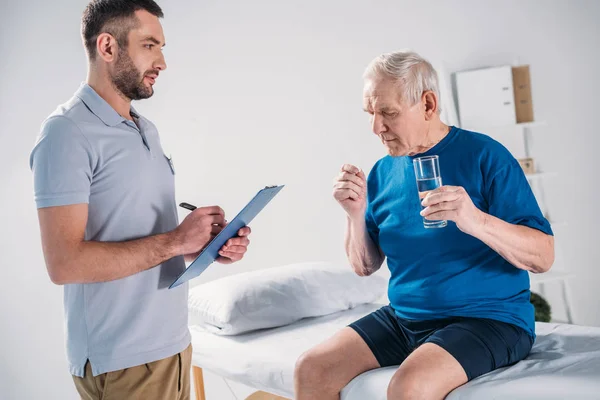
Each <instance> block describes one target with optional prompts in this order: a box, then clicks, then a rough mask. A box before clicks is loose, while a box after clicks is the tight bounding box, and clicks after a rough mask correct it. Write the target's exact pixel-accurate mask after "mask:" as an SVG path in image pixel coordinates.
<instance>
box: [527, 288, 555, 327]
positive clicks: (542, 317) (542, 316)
mask: <svg viewBox="0 0 600 400" xmlns="http://www.w3.org/2000/svg"><path fill="white" fill-rule="evenodd" d="M529 300H530V301H531V304H533V308H535V320H536V321H540V322H550V319H551V317H552V313H551V309H550V304H549V303H548V302H547V301H546V299H544V298H543V297H542V296H540V295H539V294H537V293H534V292H531V297H530V298H529Z"/></svg>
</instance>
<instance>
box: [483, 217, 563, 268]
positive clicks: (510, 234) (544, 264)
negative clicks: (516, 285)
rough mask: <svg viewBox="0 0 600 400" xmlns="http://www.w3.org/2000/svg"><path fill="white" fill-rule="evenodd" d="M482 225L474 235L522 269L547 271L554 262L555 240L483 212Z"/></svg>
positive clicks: (539, 232) (526, 227)
mask: <svg viewBox="0 0 600 400" xmlns="http://www.w3.org/2000/svg"><path fill="white" fill-rule="evenodd" d="M481 221H482V223H481V224H480V226H479V228H478V229H477V231H476V232H475V233H474V234H473V236H475V237H476V238H478V239H479V240H481V241H482V242H484V243H485V244H487V245H488V246H489V247H491V248H492V249H493V250H494V251H496V252H497V253H498V254H500V255H501V256H502V257H503V258H504V259H505V260H507V261H508V262H510V263H511V264H512V265H514V266H515V267H517V268H519V269H524V270H526V271H531V272H535V273H541V272H546V271H548V270H549V269H550V267H551V266H552V264H553V263H554V237H553V236H551V235H547V234H545V233H544V232H542V231H539V230H537V229H534V228H530V227H528V226H523V225H515V224H510V223H508V222H505V221H503V220H501V219H499V218H496V217H494V216H492V215H489V214H486V213H483V212H482V219H481Z"/></svg>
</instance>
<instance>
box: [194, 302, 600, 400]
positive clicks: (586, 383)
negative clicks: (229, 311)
mask: <svg viewBox="0 0 600 400" xmlns="http://www.w3.org/2000/svg"><path fill="white" fill-rule="evenodd" d="M381 306H382V305H381V304H365V305H361V306H358V307H356V308H354V309H351V310H348V311H342V312H338V313H335V314H331V315H327V316H324V317H318V318H308V319H304V320H301V321H298V322H296V323H294V324H291V325H288V326H284V327H280V328H275V329H269V330H263V331H257V332H252V333H247V334H243V335H239V336H217V335H214V334H212V333H208V332H205V331H203V330H201V329H200V328H198V327H195V326H191V327H190V331H191V332H192V343H193V347H194V354H193V364H194V365H197V366H200V367H202V368H206V369H207V370H210V371H213V372H215V373H216V374H218V375H220V376H222V377H224V378H228V379H232V380H235V381H238V382H241V383H244V384H246V385H249V386H252V387H255V388H257V389H260V390H265V391H268V392H271V393H274V394H278V395H281V396H286V397H289V398H291V397H292V395H293V382H294V381H293V373H294V364H295V362H296V359H297V358H298V357H299V356H300V354H302V353H303V352H304V351H306V350H308V349H309V348H311V347H312V346H314V345H315V344H317V343H320V342H322V341H323V340H325V339H327V338H328V337H330V336H331V335H333V334H334V333H335V332H337V331H339V330H340V329H341V328H343V327H344V326H346V325H348V324H350V323H351V322H353V321H355V320H357V319H359V318H360V317H362V316H364V315H366V314H368V313H369V312H371V311H374V310H376V309H377V308H379V307H381ZM536 331H537V335H538V338H537V340H536V343H535V344H534V347H533V349H532V352H531V354H530V355H529V357H527V359H525V360H523V361H521V362H519V363H517V364H516V365H514V366H511V367H509V368H502V369H499V370H497V371H494V372H492V373H489V374H487V375H484V376H482V377H479V378H477V379H475V380H473V381H472V382H469V383H467V384H466V385H464V386H462V387H460V388H458V389H456V390H455V391H453V392H452V393H451V394H450V395H449V396H448V397H447V399H448V400H465V399H540V400H542V399H543V400H552V399H557V400H558V399H561V400H562V399H566V398H573V399H575V398H577V399H598V398H600V328H592V327H582V326H575V325H561V324H543V323H537V324H536ZM396 368H397V367H389V368H381V369H378V370H374V371H369V372H366V373H364V374H362V375H360V376H358V377H356V378H355V379H354V380H353V381H351V382H350V383H349V384H348V385H347V386H346V388H344V390H343V391H342V396H341V400H364V399H373V400H380V399H381V400H383V399H385V398H386V389H387V385H388V383H389V381H390V378H391V376H392V375H393V373H394V371H395V370H396Z"/></svg>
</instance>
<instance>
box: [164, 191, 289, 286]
mask: <svg viewBox="0 0 600 400" xmlns="http://www.w3.org/2000/svg"><path fill="white" fill-rule="evenodd" d="M284 186H285V185H281V186H267V187H266V188H264V189H262V190H260V191H259V192H258V193H257V194H256V196H254V198H253V199H252V200H250V202H249V203H248V204H246V207H244V208H243V209H242V211H240V212H239V214H238V215H236V216H235V218H234V219H233V220H232V221H231V222H230V223H229V224H227V226H225V228H223V230H222V231H221V232H219V234H218V235H217V236H215V238H214V239H213V240H211V242H210V243H209V244H208V245H207V246H206V247H205V248H204V250H202V252H201V253H200V254H199V255H198V257H196V259H195V260H194V261H193V262H192V263H191V264H190V265H189V266H188V267H187V268H186V270H185V271H183V272H182V273H181V274H180V275H179V276H178V277H177V279H175V281H174V282H173V283H172V284H171V286H169V289H173V288H174V287H177V286H179V285H181V284H182V283H184V282H187V281H189V280H190V279H193V278H196V277H197V276H198V275H200V274H201V273H202V272H204V271H205V270H206V268H208V266H209V265H210V264H212V263H213V262H214V261H215V260H216V259H217V258H218V257H219V250H220V249H221V247H223V245H224V244H225V242H227V241H228V240H229V239H231V238H232V237H235V236H237V232H238V231H239V230H240V229H242V228H243V227H244V226H247V225H248V224H249V223H250V221H252V220H253V219H254V217H256V216H257V215H258V213H259V212H261V210H262V209H263V208H264V207H265V206H266V205H267V204H268V203H269V202H270V201H271V200H272V199H273V197H275V195H276V194H277V193H279V192H280V191H281V189H283V187H284Z"/></svg>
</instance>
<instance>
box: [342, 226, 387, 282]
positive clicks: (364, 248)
mask: <svg viewBox="0 0 600 400" xmlns="http://www.w3.org/2000/svg"><path fill="white" fill-rule="evenodd" d="M345 245H346V246H345V247H346V255H347V256H348V261H349V262H350V265H351V266H352V269H354V272H356V273H357V274H358V275H360V276H368V275H371V274H372V273H374V272H375V271H377V270H378V269H379V268H380V267H381V264H383V260H384V258H385V257H384V255H383V254H382V253H381V250H380V249H379V248H378V246H377V245H376V244H375V243H374V242H373V240H372V239H371V236H370V235H369V233H368V231H367V226H366V223H365V221H364V219H362V220H356V221H353V220H351V219H350V218H348V225H347V228H346V243H345Z"/></svg>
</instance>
